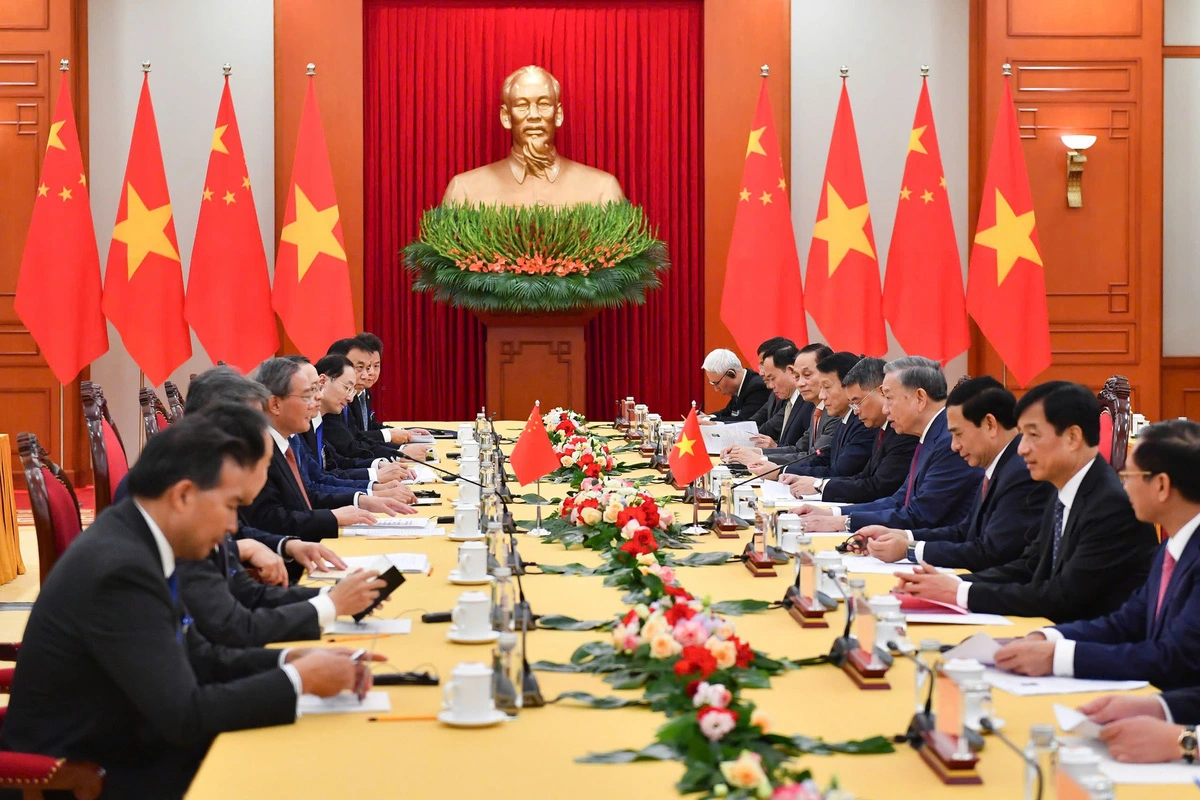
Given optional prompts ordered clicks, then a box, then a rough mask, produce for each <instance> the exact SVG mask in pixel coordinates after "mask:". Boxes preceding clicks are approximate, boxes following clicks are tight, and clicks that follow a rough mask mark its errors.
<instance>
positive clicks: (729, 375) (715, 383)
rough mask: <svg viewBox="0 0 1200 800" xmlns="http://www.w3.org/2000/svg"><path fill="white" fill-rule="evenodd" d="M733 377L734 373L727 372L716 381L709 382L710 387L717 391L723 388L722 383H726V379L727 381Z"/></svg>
mask: <svg viewBox="0 0 1200 800" xmlns="http://www.w3.org/2000/svg"><path fill="white" fill-rule="evenodd" d="M732 377H733V374H732V373H730V372H726V373H725V374H724V375H722V376H721V377H719V378H717V379H716V380H715V381H709V382H708V385H709V386H711V387H713V388H714V389H717V388H719V387H720V386H721V384H722V383H724V382H725V379H726V378H732Z"/></svg>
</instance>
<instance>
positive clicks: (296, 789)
mask: <svg viewBox="0 0 1200 800" xmlns="http://www.w3.org/2000/svg"><path fill="white" fill-rule="evenodd" d="M440 427H447V426H446V425H445V423H442V424H441V425H440ZM449 427H451V428H453V426H449ZM519 428H520V424H519V423H517V424H511V425H504V426H501V427H500V430H501V433H504V434H508V435H515V433H516V432H517V431H518V430H519ZM451 449H454V448H453V446H452V445H439V450H440V451H442V452H445V451H447V450H451ZM442 466H445V467H448V468H451V469H453V468H454V466H455V462H454V461H451V460H447V459H443V461H442ZM435 488H437V489H438V490H439V491H440V492H441V494H442V497H443V500H445V501H450V500H451V499H452V498H453V496H454V495H455V493H456V492H455V490H454V487H453V486H449V485H442V486H438V487H435ZM651 488H652V490H653V491H654V492H655V493H656V494H668V493H671V494H675V495H678V492H674V491H672V490H670V489H669V487H666V486H664V485H662V484H653V485H652V487H651ZM563 489H564V487H562V486H555V485H552V484H543V494H544V495H545V496H548V497H549V496H562V493H563ZM421 510H422V511H423V512H424V513H426V514H429V515H434V516H436V515H445V514H449V513H451V512H450V507H449V505H448V503H447V504H444V505H442V506H440V507H438V506H429V507H423V508H422V509H421ZM670 510H672V511H674V512H675V513H676V514H677V515H683V516H685V517H688V515H690V507H685V506H672V507H670ZM532 511H533V509H532V508H528V507H525V506H520V505H518V506H515V507H514V513H515V516H516V517H517V519H518V520H521V519H525V518H532V516H533V515H532V513H531V512H532ZM518 539H519V546H520V550H521V555H522V556H523V558H524V559H525V560H526V561H534V562H540V563H545V564H566V563H570V562H580V563H583V564H587V565H595V564H597V563H599V557H598V555H597V554H595V553H592V552H589V551H579V550H575V551H570V552H568V551H565V550H564V549H563V548H562V547H561V546H560V545H545V544H542V543H541V542H540V541H538V540H536V539H533V538H531V537H527V536H519V537H518ZM744 540H745V539H744V538H743V541H742V542H739V541H735V540H732V539H728V540H722V539H716V538H715V537H712V536H705V537H702V539H701V541H700V544H699V545H698V547H697V550H701V551H718V550H728V551H736V550H740V549H741V547H742V546H743V544H744ZM822 541H826V542H828V543H829V545H830V546H832V544H834V543H836V539H833V538H828V539H825V540H821V539H818V540H817V543H818V545H820V544H821V543H822ZM335 545H336V549H337V550H338V552H339V553H341V554H342V555H364V554H370V553H384V552H396V551H408V552H424V553H427V554H428V556H429V559H430V561H431V563H432V565H433V573H432V574H431V575H430V576H428V577H422V576H409V581H408V582H407V583H406V584H405V585H404V586H403V587H401V588H400V589H399V590H398V591H397V592H396V594H395V595H393V596H392V599H391V600H390V601H389V603H388V604H387V606H386V609H385V610H384V611H383V612H382V616H400V615H401V614H405V613H407V614H408V615H409V616H412V617H414V619H415V621H414V627H413V632H412V634H411V635H407V636H392V637H386V638H383V639H381V640H380V641H379V644H378V647H377V652H381V653H385V654H387V656H388V658H389V659H390V660H391V662H392V663H393V664H395V665H396V666H397V667H399V668H400V669H402V670H414V669H431V670H435V671H436V672H437V673H438V674H440V675H441V676H442V680H443V684H444V683H445V681H446V680H447V678H448V675H449V672H450V670H451V669H453V668H454V666H455V665H456V664H458V663H459V662H463V661H482V662H486V663H490V649H489V647H488V646H486V645H485V646H469V645H456V644H453V643H451V642H449V641H447V640H446V638H445V635H446V631H447V629H448V626H447V625H426V624H423V623H421V622H420V620H419V616H420V613H421V612H420V610H428V611H445V610H449V609H450V608H452V607H453V606H454V603H455V599H456V598H457V597H458V595H459V594H460V593H462V592H463V591H465V590H466V587H460V586H455V585H452V584H451V583H450V582H449V581H448V580H447V578H446V574H447V572H449V570H450V569H452V568H453V567H454V566H455V564H456V562H457V548H458V545H457V544H456V543H454V542H451V541H448V540H446V539H444V538H435V539H420V540H403V541H395V540H393V541H385V540H367V539H363V538H345V539H341V540H339V541H337V542H336V543H335ZM679 574H680V580H681V581H682V582H683V584H684V586H685V587H687V589H688V590H689V591H691V592H692V593H693V594H696V595H697V596H703V595H706V594H707V595H711V596H712V598H713V599H714V600H735V599H741V598H758V599H762V600H777V599H779V598H780V597H782V595H783V592H784V589H785V588H786V585H787V584H788V582H789V579H790V568H784V569H783V570H780V574H779V576H778V577H776V578H754V577H752V576H751V575H750V573H749V572H748V571H747V570H746V569H745V568H744V567H742V566H741V565H740V564H730V565H725V566H719V567H701V568H694V569H689V568H684V569H681V570H680V571H679ZM523 580H524V584H525V591H526V595H527V596H528V597H529V600H530V602H531V604H532V607H533V610H534V612H535V613H540V614H550V613H557V614H566V615H569V616H572V617H575V618H577V619H607V618H609V617H610V616H611V615H612V614H614V613H617V612H620V611H623V610H624V607H623V606H622V604H621V602H620V592H619V591H618V590H616V589H612V588H606V587H604V586H603V585H602V578H599V577H592V578H582V577H564V576H558V575H534V574H529V575H527V576H526V577H525V578H524V579H523ZM894 583H895V579H894V578H890V577H887V576H870V577H868V581H867V584H868V590H869V591H870V592H871V593H877V592H885V591H887V590H888V589H889V588H890V587H891V586H892V585H893V584H894ZM410 609H420V610H418V611H411V612H410V611H409V610H410ZM843 619H844V618H843V617H842V614H841V612H838V613H836V614H834V615H831V627H830V628H829V629H828V630H811V629H810V630H804V629H801V628H800V627H799V626H798V625H796V624H795V623H794V622H793V621H792V620H791V618H790V617H788V616H787V614H786V613H785V612H784V611H782V610H771V611H768V612H766V613H762V614H755V615H749V616H745V617H741V618H737V619H736V620H735V621H736V625H737V628H738V631H739V635H741V636H743V637H746V638H748V640H749V641H750V643H751V644H752V645H753V646H754V647H756V648H757V649H760V650H763V651H765V652H767V653H769V654H771V655H775V656H788V657H792V658H802V657H808V656H815V655H819V654H821V653H825V652H828V650H829V646H830V643H831V642H832V641H833V639H834V637H836V636H837V635H838V633H840V626H841V623H842V621H843ZM1015 622H1016V625H1015V626H1013V627H994V628H987V629H985V630H988V631H989V633H991V634H992V635H993V636H1019V635H1023V634H1025V633H1027V632H1028V631H1030V630H1033V629H1035V628H1037V627H1040V626H1041V625H1043V624H1046V621H1045V620H1022V619H1017V620H1015ZM976 630H979V629H978V628H971V627H965V626H948V625H947V626H919V627H915V626H914V628H913V629H912V630H910V636H911V638H913V639H917V638H929V637H933V638H939V639H941V640H943V641H948V642H953V641H958V640H960V639H962V638H965V637H966V636H968V635H970V634H971V633H973V632H975V631H976ZM605 635H606V634H604V633H597V632H583V633H571V632H562V631H538V632H536V633H532V634H530V636H529V644H528V650H529V652H528V656H529V658H530V660H531V661H534V660H539V659H543V660H550V661H566V660H567V659H568V657H569V656H570V654H571V652H572V651H573V650H574V649H575V648H576V647H578V646H579V645H580V644H583V643H584V642H588V641H593V640H595V639H597V638H601V637H603V636H605ZM359 644H360V643H355V644H354V645H347V646H358V645H359ZM537 675H538V679H539V681H540V682H541V686H542V691H543V694H544V695H546V696H547V697H548V698H553V697H555V696H556V695H557V694H558V693H559V692H563V691H568V690H583V691H588V692H591V693H593V694H597V695H604V694H609V693H611V691H610V687H609V686H608V685H607V684H605V683H603V682H602V681H601V680H600V679H599V678H598V677H595V676H591V675H571V674H556V673H537ZM888 677H889V680H890V681H891V684H892V690H891V691H860V690H859V689H858V688H856V687H855V686H854V684H853V683H852V682H851V681H850V679H849V678H848V677H847V676H846V675H845V674H843V673H842V672H841V671H840V670H837V669H835V668H833V667H829V666H823V667H812V668H807V669H802V670H797V671H794V672H790V673H787V674H785V675H783V676H781V677H778V678H775V679H773V688H772V689H770V690H759V691H755V692H753V694H754V700H755V702H756V703H757V704H758V706H759V707H760V708H762V709H763V710H765V711H767V712H768V713H769V714H771V716H772V717H773V719H774V723H775V726H776V729H777V730H778V731H779V732H780V733H786V734H806V735H810V736H820V737H824V738H826V739H828V740H831V741H836V740H843V739H857V738H864V737H868V736H872V735H876V734H886V735H892V734H895V733H900V732H902V731H903V730H904V728H905V726H906V725H907V724H908V720H909V718H910V716H911V715H912V711H913V683H914V668H913V667H912V665H911V664H910V663H909V662H907V661H903V660H900V661H898V662H897V664H896V665H895V666H894V667H893V668H892V669H891V671H890V672H889V673H888ZM386 690H387V691H388V692H389V693H390V695H391V698H392V710H393V713H395V714H413V715H418V714H419V715H430V714H434V713H436V712H437V711H438V710H439V704H440V702H441V697H442V688H441V687H440V686H439V687H388V688H387V689H386ZM1090 697H1092V696H1091V695H1074V696H1070V697H1067V698H1062V697H1057V698H1056V697H1029V698H1021V697H1014V696H1012V695H1009V694H1006V693H1004V692H1000V691H997V692H995V693H994V702H995V711H996V715H997V716H998V717H1000V718H1003V719H1004V720H1006V721H1007V727H1006V731H1007V732H1008V734H1009V735H1010V736H1011V737H1012V738H1014V739H1015V740H1016V741H1017V743H1018V745H1019V746H1024V743H1025V741H1026V740H1027V738H1028V735H1029V726H1030V725H1032V724H1036V723H1051V722H1053V714H1052V711H1051V705H1052V704H1053V702H1055V701H1056V700H1057V701H1059V702H1064V703H1068V704H1071V705H1078V704H1081V703H1083V702H1085V701H1086V700H1088V699H1090ZM366 716H367V715H365V714H363V715H346V716H321V717H305V718H303V719H301V720H299V721H298V722H297V723H296V724H295V725H291V726H283V727H276V728H268V729H262V730H257V731H245V732H240V733H234V734H225V735H222V736H220V737H219V738H218V739H217V740H216V742H215V743H214V744H213V747H212V750H211V751H210V752H209V754H208V757H207V759H206V760H205V762H204V765H203V767H202V768H201V770H200V772H199V774H198V776H197V777H196V780H195V782H194V783H193V785H192V788H191V791H190V792H189V793H188V797H189V798H194V799H195V800H204V799H205V798H214V800H215V799H216V798H220V799H221V800H226V799H227V798H231V797H246V798H255V797H259V798H266V797H357V796H363V797H392V796H405V797H412V798H422V799H424V798H433V797H440V796H445V797H455V798H476V797H479V798H484V797H486V798H496V799H497V800H503V799H506V798H522V799H524V798H555V799H556V800H557V799H558V798H571V799H572V800H593V799H594V800H612V798H628V799H640V798H670V797H674V796H677V793H676V791H675V789H674V787H673V784H674V782H675V781H676V780H678V779H679V777H681V776H682V774H683V768H682V765H680V764H678V763H675V762H666V763H639V764H630V765H616V766H612V765H590V764H577V763H575V762H574V759H575V758H576V757H578V756H581V755H584V754H586V753H589V752H598V751H605V750H615V749H620V748H639V747H642V746H644V745H647V744H650V743H651V742H652V741H653V735H654V731H655V729H656V728H657V727H658V726H659V725H661V724H662V723H663V722H664V720H665V717H664V716H663V715H662V714H658V713H652V712H650V711H647V710H645V709H639V708H631V709H621V710H612V711H602V710H593V709H588V708H582V707H579V706H574V705H567V704H561V705H555V706H547V707H545V708H540V709H530V710H526V711H524V712H522V714H521V715H520V717H519V718H518V719H515V720H513V721H510V722H508V723H506V724H504V725H501V726H499V727H494V728H485V729H479V730H457V729H452V728H448V727H445V726H442V725H441V724H439V723H437V722H432V721H420V722H392V723H370V722H367V721H366ZM797 763H798V764H799V765H802V766H804V767H807V768H809V769H811V770H812V771H813V773H814V774H815V775H816V777H817V778H818V779H819V780H821V781H822V782H824V781H826V780H828V779H829V778H831V777H833V776H837V778H838V780H839V781H840V782H841V783H842V784H843V785H844V786H845V787H846V788H847V789H849V790H850V791H852V792H854V793H855V794H856V795H857V796H859V797H863V798H900V799H903V798H922V799H923V800H926V799H930V798H942V797H947V798H948V797H989V798H992V797H995V798H1006V800H1011V799H1012V798H1019V797H1021V791H1022V785H1023V783H1022V781H1023V770H1022V765H1021V762H1020V760H1019V759H1018V757H1017V756H1016V755H1015V754H1013V753H1012V752H1010V751H1008V750H1007V749H1006V748H1004V746H1003V744H1002V743H1001V742H999V741H996V740H994V739H993V740H990V741H989V742H988V745H987V748H986V751H985V752H984V753H983V756H982V760H981V762H980V767H979V773H980V775H981V777H982V778H983V785H982V786H977V787H949V786H944V785H943V784H942V783H941V782H940V781H939V780H938V778H937V777H935V776H934V774H933V772H932V771H931V770H930V769H929V768H928V767H927V766H926V765H925V764H924V763H923V762H922V761H921V759H920V756H918V755H917V753H916V752H915V751H913V750H911V749H909V748H908V747H907V746H902V747H898V748H897V750H896V752H895V753H892V754H889V755H882V756H829V757H822V756H805V757H803V758H801V759H799V760H798V761H797ZM1164 788H1165V789H1166V791H1165V792H1164ZM1186 791H1188V790H1187V789H1186V788H1184V787H1136V786H1122V787H1119V789H1118V793H1117V796H1118V798H1120V800H1141V798H1146V800H1150V798H1156V799H1157V798H1162V797H1165V796H1172V795H1171V792H1186Z"/></svg>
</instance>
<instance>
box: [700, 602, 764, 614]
mask: <svg viewBox="0 0 1200 800" xmlns="http://www.w3.org/2000/svg"><path fill="white" fill-rule="evenodd" d="M770 607H771V604H770V603H768V602H767V601H765V600H722V601H721V602H719V603H713V604H712V610H713V611H714V612H715V613H717V614H724V615H725V616H728V617H740V616H741V615H743V614H757V613H758V612H760V611H766V610H767V609H768V608H770Z"/></svg>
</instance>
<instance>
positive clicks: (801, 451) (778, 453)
mask: <svg viewBox="0 0 1200 800" xmlns="http://www.w3.org/2000/svg"><path fill="white" fill-rule="evenodd" d="M816 408H817V407H816V406H814V405H813V404H812V403H809V402H805V403H804V419H803V422H804V430H803V431H801V432H800V433H799V435H798V436H796V437H795V438H792V437H790V436H788V435H787V434H786V432H785V435H784V438H783V439H781V440H780V446H779V447H767V448H764V449H763V456H765V457H766V458H767V459H768V460H770V461H772V462H774V463H776V464H786V463H787V462H789V461H794V460H796V459H797V458H801V457H803V456H806V455H808V454H810V453H815V452H817V451H818V450H826V451H828V449H829V446H830V445H831V444H833V435H834V434H835V433H837V430H838V427H840V426H841V424H842V421H841V419H839V418H838V417H834V416H830V415H829V414H826V413H825V411H824V410H822V411H821V418H820V419H819V420H817V435H816V439H815V440H814V439H813V436H812V421H813V414H814V412H815V411H816ZM793 416H794V413H793ZM788 422H789V423H791V419H790V418H789V419H788ZM789 427H790V425H789ZM826 457H828V456H826ZM802 463H807V462H802Z"/></svg>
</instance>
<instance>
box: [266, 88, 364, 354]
mask: <svg viewBox="0 0 1200 800" xmlns="http://www.w3.org/2000/svg"><path fill="white" fill-rule="evenodd" d="M271 301H272V305H273V306H274V307H275V311H277V312H278V313H279V317H280V319H282V320H283V327H284V329H285V330H286V331H287V334H288V336H290V337H291V339H292V341H293V342H295V343H296V347H298V348H299V349H300V352H301V353H303V354H304V355H306V356H308V357H309V358H311V359H312V360H313V361H316V360H317V359H318V358H320V357H321V356H323V355H325V351H326V350H327V349H328V348H329V345H331V344H333V342H335V341H337V340H338V339H344V338H346V337H349V336H353V335H354V334H355V327H354V305H353V301H352V299H351V297H350V267H349V265H348V264H347V263H346V246H345V239H344V238H343V237H342V223H341V222H340V221H339V217H338V205H337V197H336V195H335V194H334V190H333V171H332V169H331V168H330V165H329V151H328V150H327V149H326V146H325V130H324V129H323V128H322V127H321V112H320V111H319V110H318V109H317V94H316V89H315V87H314V85H313V79H312V78H309V79H308V91H307V92H306V93H305V95H304V109H303V111H301V113H300V134H299V136H298V137H297V138H296V160H295V161H294V162H293V164H292V182H291V185H290V186H289V187H288V194H287V208H286V210H285V211H284V214H283V231H282V232H281V233H280V235H279V255H278V256H277V257H276V258H275V288H274V291H273V294H272V296H271Z"/></svg>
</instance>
